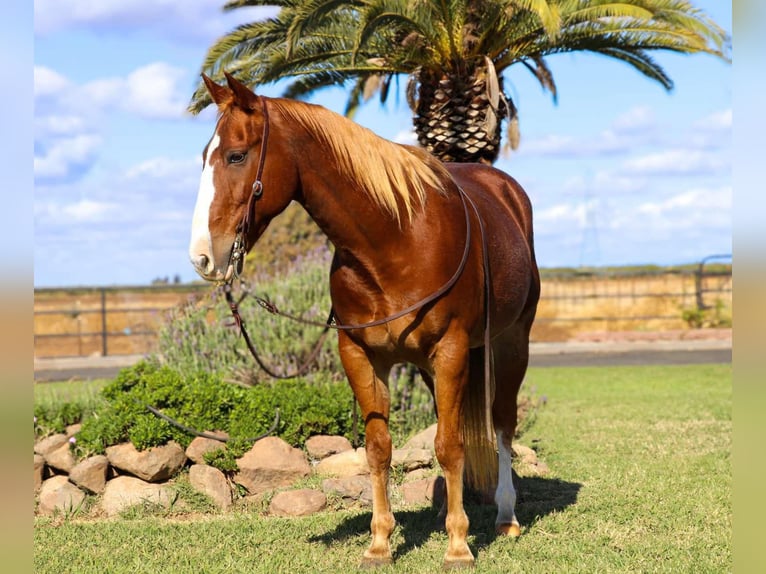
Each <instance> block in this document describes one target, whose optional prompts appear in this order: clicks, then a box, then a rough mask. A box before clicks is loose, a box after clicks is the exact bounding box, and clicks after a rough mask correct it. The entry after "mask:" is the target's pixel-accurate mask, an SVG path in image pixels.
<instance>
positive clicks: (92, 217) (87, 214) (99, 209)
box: [62, 199, 118, 222]
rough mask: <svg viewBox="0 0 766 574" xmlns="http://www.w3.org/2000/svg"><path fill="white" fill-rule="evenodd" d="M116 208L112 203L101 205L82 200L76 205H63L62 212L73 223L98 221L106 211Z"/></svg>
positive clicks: (100, 203)
mask: <svg viewBox="0 0 766 574" xmlns="http://www.w3.org/2000/svg"><path fill="white" fill-rule="evenodd" d="M117 207H118V206H117V205H115V204H113V203H103V202H100V201H91V200H89V199H83V200H81V201H78V202H77V203H73V204H70V205H65V206H64V207H63V208H62V212H63V214H64V215H65V216H66V217H69V218H71V219H72V220H74V221H75V222H83V221H98V220H100V219H102V217H103V216H104V214H106V213H107V212H108V211H110V210H112V209H116V208H117Z"/></svg>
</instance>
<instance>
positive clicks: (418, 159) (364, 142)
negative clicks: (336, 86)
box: [269, 100, 450, 224]
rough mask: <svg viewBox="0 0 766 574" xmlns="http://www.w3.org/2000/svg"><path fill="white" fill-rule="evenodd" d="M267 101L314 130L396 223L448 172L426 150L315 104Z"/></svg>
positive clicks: (440, 185)
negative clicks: (394, 141)
mask: <svg viewBox="0 0 766 574" xmlns="http://www.w3.org/2000/svg"><path fill="white" fill-rule="evenodd" d="M269 104H270V105H271V104H274V105H275V106H277V107H278V108H279V109H280V111H282V112H284V113H285V115H286V116H287V117H289V118H290V119H293V120H295V121H296V122H297V123H299V124H300V125H302V126H304V127H305V128H306V129H307V130H309V131H310V132H311V133H313V134H315V136H316V137H317V138H318V139H319V140H320V141H321V142H322V144H323V145H324V146H325V147H326V148H327V149H328V150H330V152H331V153H332V155H333V157H334V158H335V160H336V161H337V162H338V164H339V166H340V167H341V169H343V170H345V171H346V172H348V174H349V179H351V180H356V181H358V182H359V187H360V189H362V190H364V191H365V192H366V193H368V194H369V195H370V196H371V197H372V199H373V200H374V201H375V202H376V203H377V204H378V205H379V206H380V207H381V209H383V210H385V211H387V212H389V213H390V214H391V215H392V216H393V217H394V218H395V219H396V220H397V221H398V222H399V223H400V224H401V222H402V219H408V220H411V219H412V216H413V213H414V211H415V209H416V208H417V207H419V206H422V205H423V204H424V202H425V200H426V190H427V189H435V190H437V191H438V192H440V193H443V192H444V184H443V183H442V182H444V181H449V178H450V176H449V174H448V172H447V170H446V169H445V168H444V166H443V165H442V164H441V162H439V161H438V160H436V159H435V158H433V157H432V156H431V155H430V154H428V152H426V151H424V150H421V149H419V148H416V147H413V146H405V145H400V144H396V143H393V142H390V141H388V140H386V139H383V138H381V137H379V136H377V135H375V134H374V133H373V132H372V131H370V130H368V129H367V128H364V127H362V126H360V125H358V124H356V123H354V122H352V121H351V120H349V119H347V118H344V117H343V116H341V115H339V114H336V113H335V112H331V111H330V110H327V109H325V108H322V107H320V106H313V105H310V104H305V103H302V102H295V101H291V100H270V101H269ZM402 216H404V217H402Z"/></svg>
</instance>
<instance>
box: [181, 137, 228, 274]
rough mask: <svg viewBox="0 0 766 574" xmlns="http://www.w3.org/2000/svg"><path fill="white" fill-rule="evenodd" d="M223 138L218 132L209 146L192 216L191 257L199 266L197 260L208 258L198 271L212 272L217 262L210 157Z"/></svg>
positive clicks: (213, 186)
mask: <svg viewBox="0 0 766 574" xmlns="http://www.w3.org/2000/svg"><path fill="white" fill-rule="evenodd" d="M220 142H221V138H220V137H219V136H218V133H217V132H216V133H215V134H214V135H213V139H211V140H210V143H209V144H208V146H207V153H206V154H205V162H204V164H203V166H202V176H201V178H200V183H199V193H198V195H197V203H196V205H195V206H194V216H193V218H192V230H191V243H190V244H189V258H190V259H191V261H192V263H193V264H194V265H195V267H197V262H199V261H200V258H201V256H204V257H206V258H207V269H200V268H198V271H206V272H208V273H209V272H211V271H212V270H213V267H214V264H215V262H214V261H213V241H212V239H211V237H210V227H209V218H210V206H211V205H212V203H213V197H214V196H215V185H214V184H213V166H212V165H211V164H210V158H211V157H212V156H213V152H214V151H215V150H216V149H217V148H218V145H219V143H220Z"/></svg>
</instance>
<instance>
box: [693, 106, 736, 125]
mask: <svg viewBox="0 0 766 574" xmlns="http://www.w3.org/2000/svg"><path fill="white" fill-rule="evenodd" d="M733 117H734V114H733V111H732V109H731V108H728V109H725V110H721V111H719V112H715V113H713V114H710V115H709V116H707V117H705V118H702V119H701V120H700V121H698V122H696V123H695V124H694V125H695V127H698V128H703V129H714V130H730V129H731V127H732V124H733Z"/></svg>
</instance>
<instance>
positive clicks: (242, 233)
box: [224, 96, 491, 400]
mask: <svg viewBox="0 0 766 574" xmlns="http://www.w3.org/2000/svg"><path fill="white" fill-rule="evenodd" d="M260 100H261V109H262V110H263V134H262V138H261V154H260V157H259V159H258V169H257V171H256V174H255V181H254V182H253V186H252V193H251V194H250V199H249V200H248V204H247V209H246V211H245V214H244V215H243V216H242V221H240V223H239V224H238V225H237V229H236V236H235V239H234V244H233V245H232V249H231V255H230V259H229V264H230V265H233V269H234V273H233V274H232V276H231V277H230V278H228V279H227V280H226V281H225V282H224V295H225V297H226V301H227V303H228V304H229V308H230V310H231V313H232V316H233V317H234V321H235V323H236V325H237V327H238V328H239V331H240V333H241V334H242V337H243V338H244V339H245V343H246V344H247V347H248V349H249V351H250V354H251V355H252V356H253V358H254V359H255V361H256V362H257V363H258V365H259V366H260V367H261V368H262V369H263V370H264V371H265V372H266V373H267V374H268V375H270V376H271V377H274V378H277V379H292V378H295V377H298V376H300V375H302V374H304V373H305V372H306V371H307V370H308V368H309V367H310V366H311V363H312V362H313V360H314V359H315V358H316V356H317V355H318V353H319V349H320V348H321V346H322V344H323V343H324V340H325V339H326V337H327V334H328V332H329V330H330V329H334V330H338V331H352V330H355V329H367V328H370V327H376V326H379V325H384V324H386V323H389V322H391V321H394V320H396V319H399V318H401V317H403V316H405V315H408V314H409V313H412V312H413V311H416V310H418V309H421V308H423V307H425V306H426V305H428V304H429V303H432V302H434V301H436V300H437V299H439V298H440V297H441V296H442V295H444V294H445V293H447V292H448V291H449V290H450V289H451V288H452V287H453V286H454V285H455V283H457V281H458V279H459V278H460V276H461V275H462V274H463V271H464V270H465V266H466V264H467V262H468V255H469V252H470V250H471V217H470V213H469V210H468V206H469V204H470V207H471V208H472V209H473V211H474V213H475V214H476V219H477V220H478V222H479V232H480V234H481V241H482V263H483V267H484V290H485V299H484V301H485V327H484V348H485V353H484V378H485V386H486V387H487V389H486V395H487V396H486V397H485V399H487V400H489V396H488V395H489V384H490V368H491V356H490V354H491V346H490V325H489V319H490V302H491V288H490V278H489V271H490V269H489V259H488V252H487V237H486V232H485V229H484V222H483V221H482V219H481V215H480V214H479V210H478V208H477V206H476V204H475V203H474V201H473V200H472V199H471V198H470V197H469V196H468V195H467V194H466V193H465V191H463V189H462V188H461V187H460V186H459V185H457V183H455V186H456V188H457V190H458V194H459V196H460V200H461V202H462V204H463V212H464V213H465V227H466V231H465V246H464V248H463V254H462V256H461V258H460V263H459V265H458V267H457V269H456V270H455V272H454V273H453V274H452V276H451V277H450V279H449V280H448V281H447V282H446V283H445V284H444V285H442V286H441V287H440V288H439V289H437V290H436V291H434V292H433V293H431V294H430V295H428V296H427V297H424V298H423V299H421V300H420V301H418V302H416V303H413V304H412V305H410V306H408V307H406V308H405V309H402V310H401V311H398V312H396V313H394V314H392V315H388V316H386V317H383V318H381V319H376V320H373V321H369V322H367V323H359V324H343V325H342V324H338V322H337V317H336V316H335V312H334V310H333V309H331V310H330V315H329V317H328V318H327V321H326V322H325V323H320V322H318V321H311V320H308V319H305V318H303V317H298V316H295V315H291V314H289V313H284V312H282V311H280V310H279V309H278V308H277V307H276V305H274V304H273V303H271V302H269V301H267V300H266V299H263V298H260V297H257V296H256V300H257V301H258V303H259V305H261V307H263V308H264V309H266V310H267V311H269V312H270V313H273V314H275V315H279V316H282V317H285V318H288V319H291V320H293V321H297V322H300V323H303V324H305V325H312V326H316V327H322V328H323V331H322V334H321V335H320V337H319V339H318V341H317V343H316V344H315V346H314V348H313V349H312V351H311V353H310V354H309V356H308V358H307V360H306V361H305V362H304V364H302V365H301V366H300V367H298V368H297V369H296V371H295V372H294V373H290V374H280V373H277V372H276V371H274V369H272V368H270V367H269V366H268V365H267V364H266V363H265V362H264V361H263V360H262V359H261V357H260V356H259V355H258V352H257V351H256V349H255V345H253V343H252V340H251V339H250V336H249V334H248V332H247V330H246V329H245V322H244V320H243V319H242V317H241V315H240V313H239V302H238V301H235V300H234V298H233V296H232V294H231V281H232V279H233V278H234V277H235V276H236V277H239V271H238V268H239V267H240V266H242V265H244V259H245V255H246V253H247V234H248V232H249V230H250V225H251V223H252V222H253V221H254V220H255V207H256V203H257V202H258V200H259V199H260V198H261V197H263V181H262V177H263V169H264V165H265V164H266V148H267V144H268V138H269V110H268V106H267V105H266V98H265V97H263V96H261V97H260Z"/></svg>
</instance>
